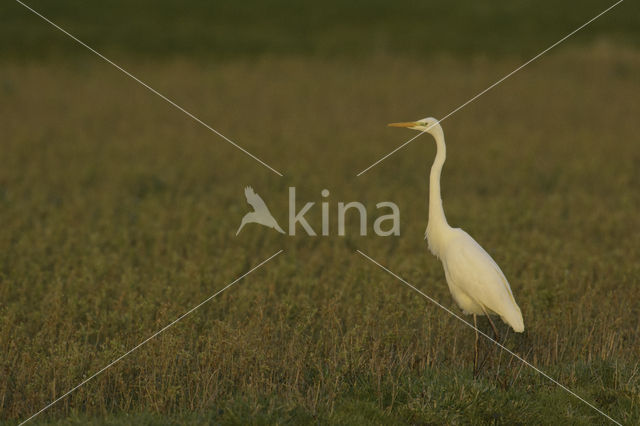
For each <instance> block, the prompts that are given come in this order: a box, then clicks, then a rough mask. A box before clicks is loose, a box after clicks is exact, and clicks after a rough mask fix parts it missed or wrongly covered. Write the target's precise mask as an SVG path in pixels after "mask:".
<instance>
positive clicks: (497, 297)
mask: <svg viewBox="0 0 640 426" xmlns="http://www.w3.org/2000/svg"><path fill="white" fill-rule="evenodd" d="M443 263H444V264H445V268H446V269H447V275H448V278H449V280H450V281H451V283H450V285H453V286H455V287H456V288H457V289H458V290H460V291H462V292H464V293H465V294H466V295H467V296H468V297H470V298H471V299H473V300H475V301H476V302H477V303H480V304H481V305H482V306H484V307H485V308H488V309H489V310H490V311H493V312H495V313H497V314H498V315H500V316H502V317H503V319H504V320H505V321H506V322H508V323H509V324H511V325H512V326H514V324H513V322H515V323H517V322H518V320H517V317H518V316H519V317H520V318H521V317H522V315H521V314H520V308H519V307H518V305H517V304H516V301H515V299H514V297H513V293H512V292H511V287H510V286H509V283H508V281H507V279H506V278H505V276H504V274H503V273H502V270H500V267H499V266H498V264H497V263H496V262H495V261H494V260H493V259H492V258H491V256H490V255H489V254H488V253H487V252H486V251H485V250H484V249H483V248H482V247H481V246H480V244H478V243H477V242H476V241H475V240H474V239H473V238H471V236H470V235H469V234H467V233H466V232H464V231H462V230H458V235H456V236H455V237H454V238H453V239H452V240H451V242H450V244H449V246H448V247H447V249H446V253H445V256H443ZM521 321H522V320H521V319H520V322H521ZM515 328H519V327H516V326H514V329H515Z"/></svg>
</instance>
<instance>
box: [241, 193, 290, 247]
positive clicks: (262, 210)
mask: <svg viewBox="0 0 640 426" xmlns="http://www.w3.org/2000/svg"><path fill="white" fill-rule="evenodd" d="M244 196H245V197H246V198H247V203H249V204H250V205H251V207H253V211H252V212H249V213H247V214H245V215H244V217H243V218H242V223H240V227H239V228H238V231H237V232H236V235H238V234H239V233H240V230H241V229H242V228H243V227H244V225H246V224H247V223H259V224H260V225H264V226H267V227H269V228H273V229H275V230H276V231H278V232H279V233H281V234H284V231H283V230H282V228H280V225H278V222H276V220H275V218H274V217H273V215H272V214H271V212H270V211H269V208H268V207H267V205H266V204H265V203H264V200H263V199H262V198H261V197H260V196H259V195H258V194H257V193H256V192H255V191H254V190H253V188H251V187H250V186H247V187H246V188H245V189H244Z"/></svg>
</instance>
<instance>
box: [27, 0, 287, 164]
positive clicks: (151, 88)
mask: <svg viewBox="0 0 640 426" xmlns="http://www.w3.org/2000/svg"><path fill="white" fill-rule="evenodd" d="M16 2H18V3H20V4H21V5H22V6H24V7H25V8H26V9H29V10H30V11H31V12H33V13H34V14H36V15H38V16H39V17H40V18H42V19H44V20H45V21H46V22H48V23H49V24H51V25H53V26H54V27H55V28H57V29H58V30H60V31H61V32H63V33H64V34H66V35H67V36H69V37H70V38H72V39H73V40H75V41H76V42H77V43H78V44H80V45H82V46H84V47H86V48H87V49H89V50H90V51H91V52H93V53H95V54H96V55H98V56H99V57H100V58H102V59H104V60H105V61H106V62H108V63H109V64H111V65H113V66H114V67H115V68H117V69H118V70H120V71H122V72H123V73H124V74H125V75H126V76H127V77H130V78H131V79H133V80H135V81H136V82H138V83H140V84H141V85H142V86H144V87H145V88H146V89H148V90H149V91H150V92H151V93H153V94H155V95H157V96H159V97H160V98H162V99H164V100H165V101H167V102H168V103H169V104H171V105H172V106H174V107H175V108H177V109H178V110H180V111H182V112H183V113H185V114H186V115H187V116H189V117H190V118H192V119H193V120H195V121H196V122H198V123H199V124H201V125H203V126H204V127H206V128H207V129H209V130H210V131H212V132H213V133H215V134H216V135H218V136H220V137H221V138H222V139H224V140H225V141H227V142H229V143H230V144H231V145H233V146H235V147H236V148H238V149H239V150H240V151H242V152H244V153H245V154H247V155H248V156H249V157H251V158H253V159H254V160H256V161H257V162H258V163H260V164H262V165H263V166H265V167H266V168H268V169H269V170H271V171H272V172H274V173H275V174H277V175H278V176H282V173H280V172H279V171H277V170H276V169H274V168H273V167H271V166H270V165H268V164H267V163H265V162H264V161H262V160H261V159H259V158H258V157H256V156H255V155H253V154H252V153H250V152H249V151H247V150H246V149H244V148H243V147H241V146H240V145H238V144H237V143H235V142H234V141H232V140H231V139H229V138H228V137H226V136H225V135H223V134H222V133H220V132H219V131H217V130H216V129H214V128H213V127H211V126H209V125H208V124H207V123H205V122H204V121H202V120H201V119H199V118H198V117H196V116H195V115H193V114H192V113H190V112H189V111H187V110H186V109H184V108H183V107H181V106H180V105H178V104H177V103H175V102H174V101H172V100H171V99H169V98H168V97H166V96H165V95H163V94H162V93H160V92H158V91H157V90H156V89H154V88H153V87H151V86H149V85H148V84H147V83H145V82H144V81H142V80H140V79H139V78H138V77H136V76H135V75H133V74H131V73H130V72H129V71H127V70H125V69H124V68H122V67H121V66H120V65H118V64H116V63H115V62H113V61H112V60H111V59H109V58H107V57H106V56H104V55H103V54H101V53H100V52H98V51H97V50H95V49H94V48H92V47H91V46H89V45H88V44H86V43H85V42H83V41H82V40H80V39H78V38H77V37H75V36H74V35H72V34H71V33H69V32H68V31H67V30H65V29H64V28H62V27H60V26H59V25H57V24H56V23H55V22H53V21H51V20H50V19H49V18H47V17H46V16H44V15H42V14H41V13H39V12H38V11H36V10H34V9H33V8H32V7H31V6H29V5H27V4H25V3H23V2H22V1H20V0H16Z"/></svg>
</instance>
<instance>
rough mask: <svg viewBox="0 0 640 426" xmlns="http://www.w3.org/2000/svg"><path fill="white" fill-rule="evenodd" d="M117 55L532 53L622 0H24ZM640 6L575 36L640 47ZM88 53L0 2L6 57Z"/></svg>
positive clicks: (629, 4)
mask: <svg viewBox="0 0 640 426" xmlns="http://www.w3.org/2000/svg"><path fill="white" fill-rule="evenodd" d="M26 3H27V4H29V5H30V6H32V7H33V8H35V9H36V10H37V11H39V12H41V13H43V14H44V15H45V16H47V17H49V18H51V19H53V20H54V22H56V23H58V24H60V25H62V26H63V27H64V28H65V29H67V30H69V31H71V33H73V34H75V35H76V36H78V37H79V38H80V39H82V40H84V41H86V42H87V43H89V44H90V45H91V46H93V47H95V48H98V49H99V50H101V51H105V52H107V53H108V54H109V55H121V54H123V53H129V54H131V55H135V56H137V57H141V56H143V57H157V56H161V57H166V56H167V55H174V56H175V55H177V56H189V57H192V58H193V57H197V58H198V59H199V60H205V61H216V60H219V59H220V58H226V57H238V56H240V57H246V56H255V55H261V54H297V55H320V56H335V55H338V56H353V55H358V56H368V55H370V54H371V53H372V52H380V51H382V52H405V53H412V54H418V55H429V54H433V53H434V52H448V53H456V54H469V53H476V54H489V55H495V54H505V53H508V54H521V55H532V54H534V53H537V52H539V51H540V50H542V49H544V48H546V47H547V46H549V45H551V44H552V43H554V42H555V41H557V40H558V39H560V38H561V37H563V36H564V35H566V34H568V33H569V32H570V31H572V30H573V29H575V28H577V27H578V26H580V25H582V24H583V23H585V22H586V21H587V20H589V19H591V18H592V17H594V16H595V15H596V14H598V13H600V12H601V11H603V10H604V9H606V8H607V7H608V6H610V5H612V4H613V3H614V1H606V0H587V1H581V2H557V1H552V0H544V1H533V0H526V1H525V0H518V1H507V0H501V1H499V2H492V4H491V5H490V6H489V5H486V4H484V3H481V2H477V1H469V0H466V1H459V2H455V3H453V4H449V3H447V2H442V1H416V0H402V1H394V2H389V1H385V0H367V1H362V0H360V1H339V0H334V1H323V2H318V1H291V0H267V1H243V2H237V1H215V2H212V1H206V0H191V1H188V2H180V1H177V0H172V1H169V0H159V1H158V0H156V1H151V0H143V1H140V0H138V1H135V2H131V1H124V0H110V1H104V2H92V3H91V5H88V4H87V3H86V2H84V1H79V0H63V1H56V2H47V1H44V0H30V1H27V2H26ZM639 25H640V6H639V5H638V3H637V2H633V1H626V2H624V3H622V4H621V5H619V6H617V7H616V8H615V9H614V10H613V11H611V12H610V14H608V15H605V16H604V17H602V18H601V19H600V20H598V21H596V22H595V23H593V24H592V25H590V26H589V29H588V31H584V32H581V33H579V34H578V35H576V36H575V37H574V38H573V39H572V41H571V42H572V43H585V42H586V43H589V42H591V41H593V40H597V39H601V38H607V39H615V40H618V41H620V42H625V43H629V44H632V45H634V46H637V45H638V43H639V42H640V36H639V33H638V30H637V29H638V26H639ZM85 54H86V53H85V52H84V51H83V50H82V49H79V47H78V46H77V45H76V44H75V43H74V42H72V41H71V40H69V39H67V38H66V36H64V35H63V34H61V33H57V30H54V29H53V28H52V27H51V26H50V25H49V24H47V23H45V22H44V21H42V20H41V19H40V18H38V17H37V16H35V15H33V14H32V13H31V12H29V11H28V10H27V9H25V8H24V7H23V6H21V5H20V4H18V3H17V2H12V1H7V2H3V3H2V4H1V5H0V58H3V57H4V58H14V59H16V58H17V59H31V58H34V57H36V58H41V57H50V58H57V57H60V56H77V55H85Z"/></svg>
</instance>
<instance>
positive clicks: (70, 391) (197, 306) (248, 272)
mask: <svg viewBox="0 0 640 426" xmlns="http://www.w3.org/2000/svg"><path fill="white" fill-rule="evenodd" d="M282 252H283V250H280V251H278V252H277V253H275V254H273V255H271V256H270V257H269V258H267V259H266V260H263V261H262V262H260V263H259V264H258V265H256V266H254V267H253V268H251V269H249V270H248V271H247V272H245V273H244V274H242V275H240V276H239V277H238V278H236V279H235V280H233V281H232V282H230V283H229V284H227V285H226V286H225V287H223V288H222V289H221V290H219V291H217V292H216V293H214V294H212V295H211V296H209V297H208V298H206V299H205V300H203V301H202V302H200V303H199V304H197V305H196V306H194V307H193V308H191V309H189V310H188V311H187V312H185V313H184V314H182V315H180V316H179V317H178V318H176V319H175V320H173V321H172V322H170V323H169V324H167V325H166V326H164V327H163V328H161V329H160V330H158V331H156V332H155V333H153V334H152V335H151V336H149V337H147V338H146V339H144V340H143V341H142V342H140V343H138V344H137V345H136V346H134V347H133V348H131V349H129V350H128V351H127V352H125V353H124V354H122V355H120V356H119V357H118V358H116V359H115V360H114V361H112V362H110V363H109V364H107V365H105V366H104V367H102V368H101V369H100V370H98V371H97V372H95V373H93V374H92V375H91V376H89V377H88V378H87V379H85V380H83V381H82V382H80V383H79V384H78V385H76V386H75V387H73V388H71V389H69V390H68V391H67V392H65V393H64V394H63V395H62V396H60V397H58V398H57V399H55V400H53V401H51V402H50V403H49V404H47V405H46V406H45V407H43V408H42V409H41V410H40V411H38V412H36V413H34V414H32V415H31V417H29V418H28V419H26V420H24V421H22V423H20V425H23V424H25V423H27V422H28V421H30V420H32V419H33V418H34V417H36V416H37V415H39V414H40V413H42V412H43V411H45V410H47V409H48V408H50V407H51V406H53V405H54V404H56V403H57V402H59V401H60V400H62V399H64V398H65V397H67V396H68V395H69V394H71V393H72V392H74V391H75V390H77V389H78V388H79V387H81V386H83V385H84V384H85V383H87V382H88V381H90V380H92V379H93V378H95V377H96V376H98V375H99V374H101V373H104V372H105V371H106V370H107V369H109V368H110V367H112V366H113V365H114V364H116V363H117V362H119V361H121V360H122V359H123V358H125V357H126V356H127V355H129V354H131V353H132V352H134V351H135V350H136V349H138V348H140V347H141V346H143V345H144V344H145V343H147V342H148V341H150V340H151V339H153V338H154V337H156V336H158V335H159V334H160V333H162V332H164V331H166V330H167V329H169V328H171V327H172V326H173V325H175V324H176V323H177V322H178V321H180V320H182V319H183V318H185V317H186V316H187V315H189V314H191V313H192V312H194V311H195V310H196V309H198V308H199V307H201V306H202V305H204V304H205V303H207V302H208V301H210V300H211V299H213V298H214V297H216V296H217V295H219V294H220V293H222V292H223V291H225V290H226V289H228V288H229V287H231V286H232V285H234V284H235V283H237V282H238V281H240V280H241V279H243V278H244V277H246V276H247V275H249V274H250V273H252V272H253V271H255V270H256V269H258V268H260V267H261V266H262V265H264V264H265V263H267V262H269V261H270V260H271V259H273V258H274V257H276V256H277V255H279V254H280V253H282Z"/></svg>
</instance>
